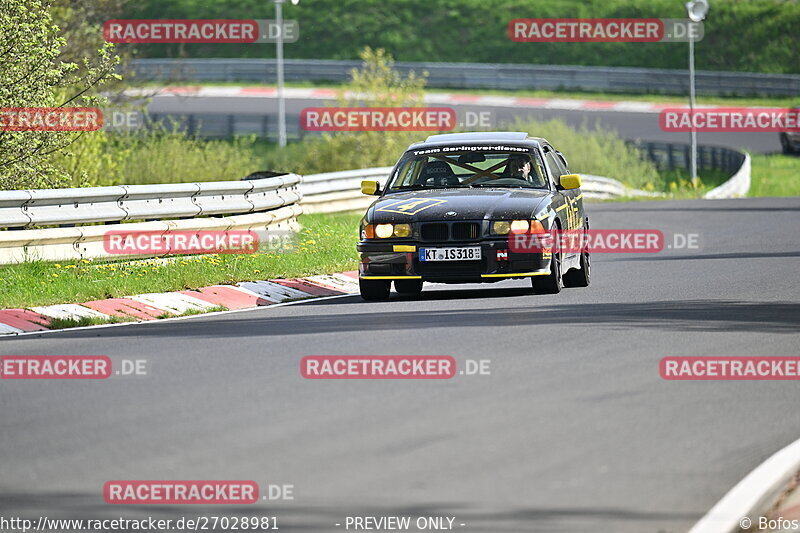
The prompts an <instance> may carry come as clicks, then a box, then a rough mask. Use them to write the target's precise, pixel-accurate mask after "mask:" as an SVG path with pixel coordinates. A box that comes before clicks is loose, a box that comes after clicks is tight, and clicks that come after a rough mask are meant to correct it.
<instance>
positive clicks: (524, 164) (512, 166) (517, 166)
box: [506, 155, 531, 181]
mask: <svg viewBox="0 0 800 533" xmlns="http://www.w3.org/2000/svg"><path fill="white" fill-rule="evenodd" d="M506 169H507V171H508V175H509V176H510V177H512V178H519V179H523V180H525V181H531V179H530V178H529V176H530V174H531V159H530V158H529V157H527V156H524V155H513V156H511V157H509V158H508V166H507V167H506Z"/></svg>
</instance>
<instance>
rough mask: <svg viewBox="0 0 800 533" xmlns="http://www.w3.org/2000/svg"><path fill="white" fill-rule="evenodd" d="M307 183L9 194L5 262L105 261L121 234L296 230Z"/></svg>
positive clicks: (3, 210)
mask: <svg viewBox="0 0 800 533" xmlns="http://www.w3.org/2000/svg"><path fill="white" fill-rule="evenodd" d="M300 179H301V178H300V176H298V175H296V174H287V175H283V176H278V177H271V178H264V179H258V180H246V181H220V182H208V183H177V184H165V185H121V186H114V187H89V188H81V189H40V190H26V191H3V192H0V228H8V229H9V231H2V232H0V264H7V263H17V262H21V261H26V260H30V259H42V260H68V259H81V258H93V257H104V256H105V255H106V252H105V250H104V246H103V239H104V236H105V235H106V234H107V233H108V232H110V231H115V230H117V231H118V230H120V229H124V230H125V231H128V232H132V231H148V232H151V231H152V232H161V233H165V234H166V233H170V232H175V231H208V230H217V231H234V230H253V231H268V230H285V229H292V228H295V227H296V225H297V222H296V219H297V216H298V215H299V214H300V213H302V209H301V208H300V206H299V202H300V199H301V196H300V193H299V191H298V190H297V186H298V184H299V183H300ZM175 219H177V220H175ZM122 222H130V223H126V224H120V223H122ZM98 223H99V224H101V225H92V224H98ZM109 223H112V224H109ZM46 226H60V227H46ZM15 230H16V231H15Z"/></svg>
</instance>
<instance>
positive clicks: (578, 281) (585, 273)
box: [564, 251, 592, 287]
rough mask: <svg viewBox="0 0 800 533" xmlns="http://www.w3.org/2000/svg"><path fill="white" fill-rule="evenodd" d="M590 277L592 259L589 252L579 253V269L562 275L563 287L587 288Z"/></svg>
mask: <svg viewBox="0 0 800 533" xmlns="http://www.w3.org/2000/svg"><path fill="white" fill-rule="evenodd" d="M591 275H592V259H591V257H590V256H589V252H586V251H584V252H583V253H581V269H580V270H569V271H568V272H567V273H566V274H564V286H565V287H588V286H589V283H590V281H591Z"/></svg>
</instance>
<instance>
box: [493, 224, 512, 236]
mask: <svg viewBox="0 0 800 533" xmlns="http://www.w3.org/2000/svg"><path fill="white" fill-rule="evenodd" d="M509 231H511V223H510V222H508V221H506V220H498V221H497V222H494V223H493V224H492V233H496V234H497V235H508V232H509Z"/></svg>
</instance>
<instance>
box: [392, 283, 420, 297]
mask: <svg viewBox="0 0 800 533" xmlns="http://www.w3.org/2000/svg"><path fill="white" fill-rule="evenodd" d="M394 290H396V291H397V292H398V293H400V294H412V295H413V294H419V293H421V292H422V280H421V279H396V280H394Z"/></svg>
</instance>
